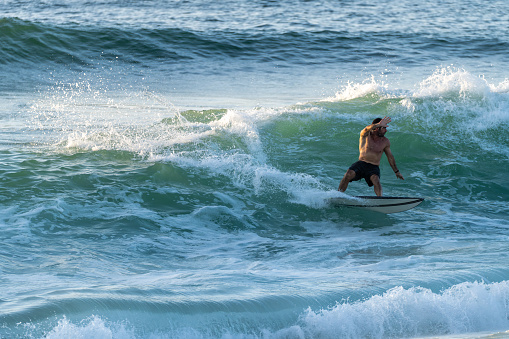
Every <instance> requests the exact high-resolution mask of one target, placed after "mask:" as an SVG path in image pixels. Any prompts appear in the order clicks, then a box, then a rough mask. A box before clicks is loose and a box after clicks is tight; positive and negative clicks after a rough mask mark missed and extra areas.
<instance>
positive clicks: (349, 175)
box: [338, 169, 356, 192]
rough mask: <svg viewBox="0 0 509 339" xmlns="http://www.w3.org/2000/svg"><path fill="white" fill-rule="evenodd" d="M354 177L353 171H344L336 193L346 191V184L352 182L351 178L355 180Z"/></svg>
mask: <svg viewBox="0 0 509 339" xmlns="http://www.w3.org/2000/svg"><path fill="white" fill-rule="evenodd" d="M355 175H356V173H355V171H354V170H351V169H349V170H348V171H346V173H345V175H344V176H343V179H341V182H340V183H339V188H338V191H340V192H344V191H346V189H347V188H348V184H349V183H350V181H352V180H353V178H355Z"/></svg>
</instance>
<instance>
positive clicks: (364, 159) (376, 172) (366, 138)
mask: <svg viewBox="0 0 509 339" xmlns="http://www.w3.org/2000/svg"><path fill="white" fill-rule="evenodd" d="M390 122H391V118H389V117H385V118H383V119H382V118H376V119H375V120H373V123H372V124H371V125H369V126H366V127H365V128H364V129H363V130H362V131H361V136H360V139H359V161H357V162H356V163H354V164H353V165H352V166H350V168H349V169H348V171H346V173H345V175H344V177H343V179H341V182H340V183H339V188H338V191H341V192H344V191H346V189H347V187H348V184H349V183H350V182H351V181H357V180H360V179H362V178H364V179H365V180H366V183H367V184H368V186H369V187H371V186H374V189H375V194H376V195H377V196H379V197H380V196H382V185H381V184H380V168H379V166H380V160H381V159H382V153H385V155H386V156H387V160H389V164H390V165H391V167H392V170H393V171H394V173H395V174H396V177H398V178H399V179H401V180H405V179H404V178H403V176H402V175H401V173H400V172H399V170H398V167H397V166H396V160H395V159H394V156H393V155H392V152H391V143H390V142H389V139H387V138H386V137H385V133H386V132H387V124H388V123H390Z"/></svg>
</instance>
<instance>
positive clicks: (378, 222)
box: [327, 207, 399, 229]
mask: <svg viewBox="0 0 509 339" xmlns="http://www.w3.org/2000/svg"><path fill="white" fill-rule="evenodd" d="M327 211H328V212H329V213H330V214H331V221H334V222H337V223H338V225H341V224H345V223H346V224H348V225H350V226H354V227H359V228H362V229H372V228H380V227H389V226H393V225H394V224H396V223H398V222H399V221H398V220H396V219H395V218H394V216H391V215H389V214H384V213H379V212H374V211H369V210H366V209H361V208H355V207H334V208H333V207H331V208H329V209H327Z"/></svg>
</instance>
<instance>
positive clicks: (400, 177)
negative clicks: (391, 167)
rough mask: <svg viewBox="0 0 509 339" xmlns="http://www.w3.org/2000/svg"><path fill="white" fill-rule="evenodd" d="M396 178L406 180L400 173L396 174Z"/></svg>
mask: <svg viewBox="0 0 509 339" xmlns="http://www.w3.org/2000/svg"><path fill="white" fill-rule="evenodd" d="M396 177H397V178H398V179H401V180H405V178H403V176H402V175H401V173H400V172H399V171H397V172H396Z"/></svg>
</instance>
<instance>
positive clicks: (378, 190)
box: [369, 174, 382, 197]
mask: <svg viewBox="0 0 509 339" xmlns="http://www.w3.org/2000/svg"><path fill="white" fill-rule="evenodd" d="M369 179H370V180H371V182H372V183H373V188H374V189H375V194H376V195H377V196H379V197H381V196H382V184H381V183H380V177H379V176H378V175H376V174H373V175H372V176H371V177H370V178H369Z"/></svg>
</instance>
